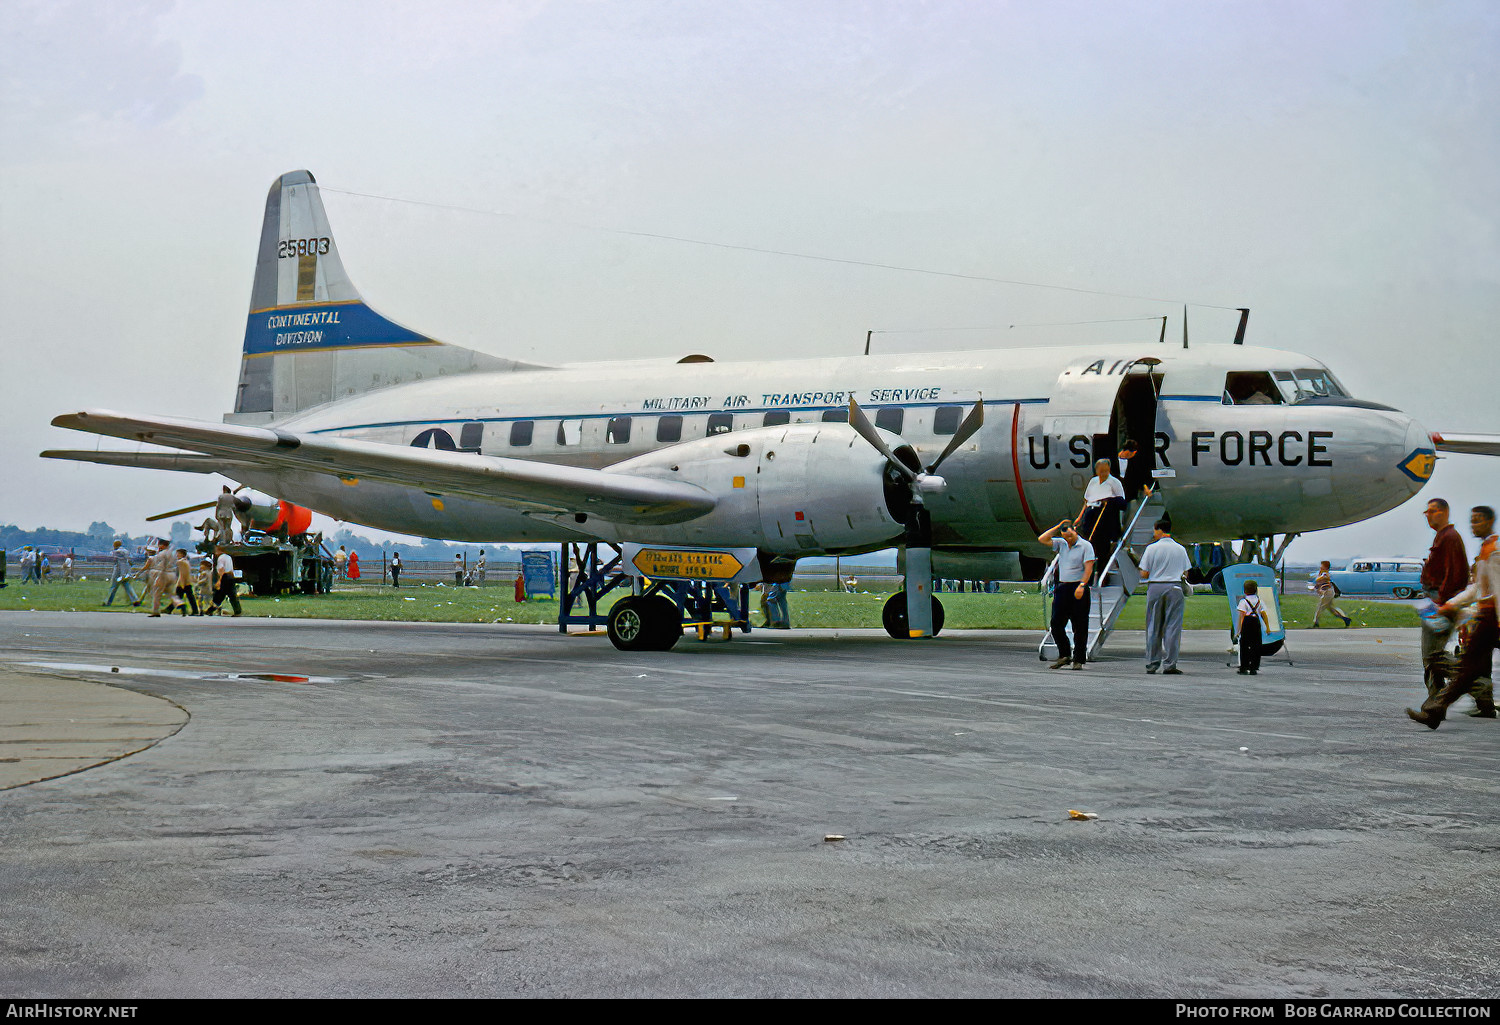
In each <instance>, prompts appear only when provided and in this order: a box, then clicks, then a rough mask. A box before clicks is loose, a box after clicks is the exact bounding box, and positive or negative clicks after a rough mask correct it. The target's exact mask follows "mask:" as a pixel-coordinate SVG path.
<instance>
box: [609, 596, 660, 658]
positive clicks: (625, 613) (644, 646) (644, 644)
mask: <svg viewBox="0 0 1500 1025" xmlns="http://www.w3.org/2000/svg"><path fill="white" fill-rule="evenodd" d="M654 611H655V610H654V609H653V608H652V607H651V606H650V605H649V604H647V603H646V602H645V601H643V600H642V599H641V598H639V597H637V596H635V595H629V596H627V597H624V598H621V599H620V600H619V601H617V602H615V604H614V607H613V608H611V609H610V610H609V619H608V620H607V621H606V622H605V632H606V633H607V634H609V643H611V644H613V645H614V646H615V647H616V648H619V649H620V650H621V651H650V650H651V649H652V648H654V647H656V645H655V644H653V643H652V642H653V641H655V640H656V638H657V636H658V630H659V623H658V622H657V618H656V617H655V616H653V615H652V612H654Z"/></svg>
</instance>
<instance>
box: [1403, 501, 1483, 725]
mask: <svg viewBox="0 0 1500 1025" xmlns="http://www.w3.org/2000/svg"><path fill="white" fill-rule="evenodd" d="M1469 526H1470V527H1471V528H1472V529H1473V531H1474V536H1475V537H1477V538H1479V539H1480V541H1481V544H1480V546H1479V557H1478V558H1476V559H1475V560H1474V582H1473V583H1472V584H1470V585H1469V586H1468V587H1466V588H1465V589H1464V590H1462V591H1460V592H1459V593H1458V594H1456V595H1454V596H1453V598H1452V599H1451V600H1450V601H1447V602H1445V603H1443V605H1442V606H1441V607H1440V608H1439V609H1438V611H1439V612H1441V613H1442V614H1443V615H1445V616H1447V617H1448V618H1449V619H1450V620H1452V619H1454V618H1455V617H1456V616H1457V615H1458V610H1459V609H1461V608H1463V607H1464V606H1465V605H1472V604H1475V603H1478V605H1479V610H1478V615H1476V616H1475V617H1474V628H1473V630H1472V632H1471V633H1470V634H1469V639H1468V641H1467V642H1465V644H1464V654H1463V658H1462V660H1460V662H1459V664H1458V672H1457V674H1455V675H1454V677H1453V681H1452V682H1451V683H1449V684H1448V685H1447V686H1445V687H1444V688H1443V689H1442V690H1441V691H1439V692H1438V693H1436V694H1434V695H1432V696H1430V697H1429V698H1428V699H1427V700H1426V701H1424V702H1423V703H1422V708H1421V710H1420V711H1419V710H1417V709H1412V708H1408V709H1407V710H1406V714H1407V715H1409V716H1411V717H1412V718H1413V719H1415V720H1416V721H1417V722H1419V723H1421V724H1422V725H1423V726H1426V727H1427V728H1428V729H1431V730H1435V729H1437V728H1438V726H1439V725H1440V724H1441V723H1442V721H1443V719H1444V718H1445V717H1446V716H1447V714H1448V706H1449V705H1451V704H1453V702H1455V701H1457V700H1458V699H1459V698H1460V697H1462V696H1463V695H1464V694H1470V693H1471V694H1473V695H1474V703H1475V708H1474V710H1473V711H1472V712H1470V713H1469V714H1470V715H1474V716H1479V717H1480V718H1484V719H1493V718H1495V692H1494V688H1493V687H1492V686H1484V685H1482V684H1481V685H1478V686H1476V685H1475V683H1476V681H1477V680H1479V679H1480V678H1482V677H1486V676H1489V675H1490V673H1491V668H1490V665H1491V663H1492V662H1493V661H1494V657H1495V649H1496V648H1497V647H1500V623H1497V622H1496V619H1495V597H1496V591H1497V590H1500V548H1497V546H1496V542H1497V541H1500V538H1497V537H1496V536H1495V510H1494V509H1492V508H1490V507H1489V506H1487V505H1476V506H1475V507H1474V509H1473V511H1472V512H1470V513H1469Z"/></svg>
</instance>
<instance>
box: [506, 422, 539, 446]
mask: <svg viewBox="0 0 1500 1025" xmlns="http://www.w3.org/2000/svg"><path fill="white" fill-rule="evenodd" d="M534 426H535V424H533V423H532V421H530V420H517V421H516V422H515V423H513V424H511V425H510V447H511V448H525V447H526V446H527V445H530V444H531V429H532V427H534Z"/></svg>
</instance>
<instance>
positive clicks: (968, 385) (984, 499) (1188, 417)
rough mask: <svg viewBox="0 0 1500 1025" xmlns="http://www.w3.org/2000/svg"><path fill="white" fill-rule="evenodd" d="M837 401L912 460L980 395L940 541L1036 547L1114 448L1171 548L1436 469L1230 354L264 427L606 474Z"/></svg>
mask: <svg viewBox="0 0 1500 1025" xmlns="http://www.w3.org/2000/svg"><path fill="white" fill-rule="evenodd" d="M1152 361H1155V362H1152ZM851 397H852V398H853V399H855V400H856V401H857V402H858V403H859V404H860V405H861V406H862V407H864V408H865V410H866V411H867V412H868V414H869V415H870V417H871V418H872V419H874V420H875V421H876V424H877V426H879V427H881V428H883V429H886V430H889V431H890V432H891V433H892V434H896V435H899V436H900V438H901V439H902V440H903V441H904V442H905V443H907V444H909V445H911V446H912V448H913V449H914V450H915V452H916V453H917V454H918V456H919V457H920V458H921V460H922V462H923V463H924V464H925V463H930V462H931V461H932V460H933V459H935V458H936V457H937V455H938V453H940V452H941V451H942V450H943V448H944V447H945V446H946V445H947V444H948V442H949V440H950V438H951V436H952V435H953V433H954V431H955V429H956V428H957V425H958V423H959V420H960V419H962V416H963V414H964V413H965V412H967V410H968V409H969V408H970V407H971V406H972V405H973V404H974V403H975V402H979V401H982V402H983V403H984V407H985V424H984V427H983V428H982V429H981V430H980V431H979V433H977V434H976V435H974V436H973V437H972V438H971V439H970V440H969V441H968V442H967V443H965V445H964V446H963V447H962V448H961V449H960V450H959V451H958V452H955V453H954V454H953V455H952V456H951V457H950V458H949V460H948V461H947V462H946V463H945V464H944V466H943V470H942V474H943V476H944V477H945V478H946V479H947V481H948V487H947V490H946V491H945V492H944V493H943V494H941V495H940V496H937V497H935V498H934V499H933V500H931V501H930V502H929V509H930V511H931V514H932V521H933V540H934V542H935V544H937V545H939V546H943V547H950V548H976V549H985V548H990V549H1015V550H1025V549H1026V548H1027V547H1028V546H1034V545H1035V538H1036V535H1037V534H1038V533H1040V532H1041V531H1043V530H1045V529H1046V528H1048V527H1050V526H1051V525H1053V524H1055V523H1056V522H1057V521H1058V520H1060V519H1062V518H1064V517H1068V516H1073V515H1075V514H1076V513H1077V512H1078V510H1079V507H1080V505H1081V496H1082V491H1083V487H1084V485H1085V483H1086V481H1087V478H1088V477H1089V476H1090V474H1091V472H1092V467H1093V464H1094V461H1095V459H1096V458H1109V457H1113V456H1115V455H1116V453H1117V452H1118V450H1119V448H1120V446H1121V444H1122V443H1123V442H1124V441H1125V440H1126V439H1127V438H1133V439H1135V440H1137V441H1138V442H1139V444H1140V450H1139V454H1138V456H1137V457H1136V458H1135V459H1133V460H1131V466H1130V467H1129V468H1128V469H1127V471H1126V474H1127V484H1128V485H1129V486H1130V488H1131V490H1132V491H1135V490H1138V489H1139V487H1140V485H1141V484H1144V483H1149V482H1151V480H1152V472H1153V471H1156V481H1157V483H1159V484H1160V485H1161V486H1162V487H1163V491H1162V494H1163V497H1164V498H1165V502H1166V505H1167V508H1168V510H1169V511H1170V514H1171V516H1172V519H1173V523H1174V531H1175V533H1176V534H1177V536H1179V537H1180V538H1182V539H1184V540H1194V541H1209V540H1225V539H1231V538H1241V537H1255V536H1264V535H1269V534H1279V533H1288V532H1299V533H1300V532H1305V531H1310V530H1319V529H1323V528H1328V527H1336V526H1340V525H1342V524H1346V523H1352V522H1355V521H1358V520H1362V519H1366V518H1368V517H1370V516H1374V515H1377V514H1379V513H1381V512H1384V511H1385V510H1387V509H1390V508H1393V507H1395V506H1397V505H1399V504H1400V503H1402V502H1404V501H1406V499H1408V498H1410V497H1411V496H1412V495H1413V494H1415V493H1416V492H1417V491H1419V490H1420V489H1421V487H1422V486H1423V484H1424V483H1425V482H1426V479H1427V478H1428V477H1429V476H1430V475H1431V470H1432V443H1431V440H1430V438H1429V435H1428V433H1427V432H1426V431H1425V430H1424V429H1423V428H1422V427H1421V426H1420V425H1418V424H1417V423H1416V422H1415V421H1414V420H1413V419H1412V418H1411V417H1409V416H1407V415H1406V414H1404V413H1401V412H1399V411H1397V410H1393V409H1389V408H1387V407H1381V406H1378V405H1376V404H1375V403H1370V402H1361V401H1360V400H1357V399H1354V398H1352V397H1349V396H1347V395H1344V394H1342V389H1341V388H1340V387H1339V386H1338V384H1337V382H1336V381H1335V380H1334V379H1333V377H1332V375H1331V374H1329V373H1328V371H1327V370H1326V368H1324V367H1323V366H1322V364H1321V363H1319V362H1318V361H1316V360H1314V359H1311V358H1309V357H1307V356H1303V355H1299V354H1296V353H1291V352H1283V351H1280V350H1275V349H1266V348H1259V347H1253V346H1227V345H1217V346H1204V347H1200V348H1198V349H1188V350H1183V349H1177V348H1173V347H1169V346H1165V345H1149V344H1148V345H1131V346H1087V347H1084V346H1070V347H1055V348H1034V349H1013V350H988V351H966V352H947V353H931V354H906V355H894V356H859V357H850V358H838V359H806V360H777V361H764V362H746V363H719V362H691V363H670V362H622V363H593V364H580V365H573V366H565V367H560V368H556V369H535V370H525V371H512V372H500V373H470V374H463V375H457V376H451V377H439V378H436V379H428V380H423V381H415V382H411V383H408V384H402V385H397V386H394V387H390V388H384V389H381V390H378V391H372V392H368V393H365V394H359V395H353V396H350V397H348V398H345V399H336V400H334V401H332V402H328V403H324V404H323V405H320V406H317V407H314V408H312V409H309V410H306V411H304V412H302V413H299V414H297V415H295V416H293V417H290V418H287V419H286V420H284V421H283V422H282V423H281V424H279V425H278V426H282V427H284V428H286V429H287V430H292V431H297V432H305V433H314V434H327V435H333V436H339V437H346V438H357V439H361V440H365V441H373V442H380V443H385V444H391V445H413V444H415V445H425V446H433V447H442V448H450V447H451V448H458V449H461V450H469V451H476V452H479V453H481V454H484V455H488V456H504V457H512V458H521V459H532V460H540V461H546V462H555V463H566V464H573V465H579V466H588V467H595V468H600V467H605V466H610V465H613V464H616V463H619V462H621V461H623V460H626V459H630V458H632V457H637V456H641V455H643V454H646V453H650V452H653V451H657V450H660V449H664V448H667V447H669V446H672V445H677V444H681V443H684V442H689V441H692V440H694V439H699V438H705V437H711V436H713V435H715V434H718V433H732V432H736V431H744V430H750V429H755V428H761V427H764V426H774V425H776V424H785V423H788V422H791V423H799V422H819V421H824V420H835V421H836V420H841V419H844V418H846V417H847V406H848V402H849V400H850V398H851ZM1164 474H1170V475H1164ZM245 476H246V477H247V479H248V482H249V483H252V484H254V485H255V486H257V487H260V488H262V489H264V490H267V491H271V492H273V493H277V494H281V495H284V496H285V497H287V498H289V499H291V500H293V501H297V502H301V503H304V504H307V505H310V506H312V507H313V508H315V509H318V510H319V511H321V512H324V513H327V514H329V515H332V516H335V517H338V518H340V519H345V520H350V521H354V522H358V523H362V524H366V525H369V526H372V527H377V528H382V529H387V530H393V531H400V532H405V533H412V534H419V535H425V536H434V537H446V538H452V539H456V540H469V541H502V540H503V541H553V540H578V539H580V538H583V537H591V536H600V537H604V538H605V539H613V538H612V537H611V536H610V532H609V531H608V530H605V529H601V528H600V526H599V525H598V524H595V525H594V526H593V527H590V528H583V527H580V526H579V525H578V524H575V523H571V522H560V521H558V520H556V519H548V518H539V517H536V516H531V515H527V514H524V513H521V512H516V511H512V510H507V509H504V508H499V507H496V506H493V505H490V504H487V503H481V502H474V501H467V500H461V499H458V500H451V501H434V494H433V493H432V492H431V491H428V490H425V489H424V488H423V487H422V486H421V483H420V482H415V483H414V486H411V487H399V486H395V485H384V484H373V483H363V482H354V481H341V480H340V479H339V478H337V477H336V476H321V475H313V474H305V473H279V474H274V475H273V474H269V473H268V474H266V475H264V476H260V475H258V474H257V473H255V472H249V473H247V474H246V475H245ZM818 486H819V481H816V480H809V481H807V487H808V488H809V489H816V488H817V487H818ZM647 540H650V538H647ZM749 540H750V539H745V541H742V542H741V543H746V542H748V541H749ZM809 554H813V553H809Z"/></svg>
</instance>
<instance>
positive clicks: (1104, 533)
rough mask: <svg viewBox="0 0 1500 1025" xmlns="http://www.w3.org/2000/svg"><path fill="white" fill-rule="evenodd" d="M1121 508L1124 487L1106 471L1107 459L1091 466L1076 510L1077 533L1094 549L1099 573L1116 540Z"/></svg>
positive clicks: (1107, 559) (1122, 506)
mask: <svg viewBox="0 0 1500 1025" xmlns="http://www.w3.org/2000/svg"><path fill="white" fill-rule="evenodd" d="M1124 508H1125V485H1124V484H1121V483H1120V478H1118V477H1115V476H1113V475H1112V474H1111V473H1110V472H1109V460H1108V459H1100V460H1098V461H1097V462H1095V463H1094V476H1092V477H1090V478H1089V482H1088V484H1087V485H1086V486H1085V487H1084V489H1083V508H1082V509H1080V510H1078V532H1079V533H1080V534H1082V535H1083V536H1084V537H1086V538H1088V541H1089V544H1091V545H1093V546H1094V554H1095V557H1096V558H1097V559H1098V562H1099V570H1100V572H1101V573H1103V571H1104V566H1105V564H1106V563H1107V562H1109V556H1110V553H1111V552H1113V551H1114V550H1115V542H1116V541H1117V540H1119V537H1120V510H1122V509H1124Z"/></svg>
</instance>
